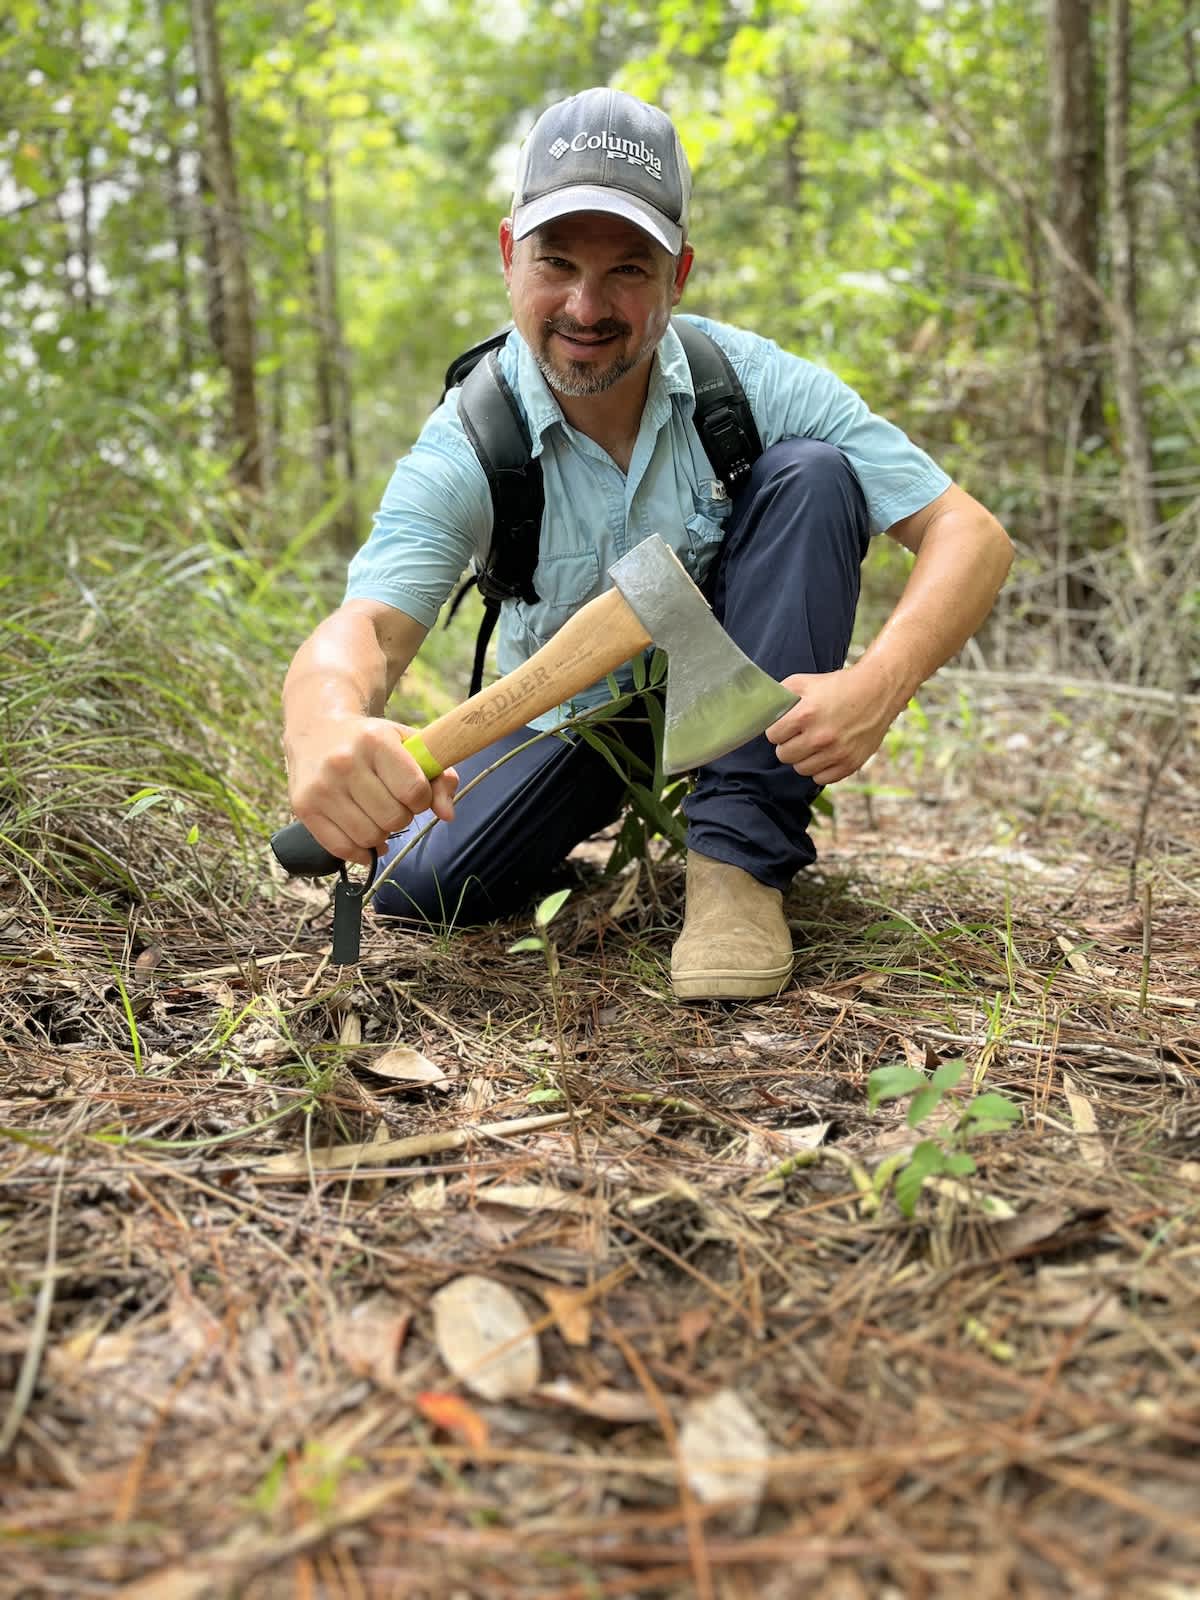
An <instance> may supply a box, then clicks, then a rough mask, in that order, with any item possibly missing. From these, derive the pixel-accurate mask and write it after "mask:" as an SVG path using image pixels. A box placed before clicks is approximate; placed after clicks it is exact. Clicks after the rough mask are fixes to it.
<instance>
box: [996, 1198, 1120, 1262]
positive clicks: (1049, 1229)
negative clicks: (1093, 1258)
mask: <svg viewBox="0 0 1200 1600" xmlns="http://www.w3.org/2000/svg"><path fill="white" fill-rule="evenodd" d="M1107 1215H1108V1210H1107V1208H1106V1207H1104V1206H1060V1205H1048V1206H1033V1207H1031V1208H1030V1210H1028V1211H1022V1212H1020V1213H1019V1214H1018V1215H1017V1216H1015V1217H1013V1218H1012V1219H1011V1221H1008V1222H996V1223H993V1224H992V1225H991V1226H990V1227H989V1229H988V1239H989V1242H990V1243H991V1245H992V1247H993V1249H994V1251H995V1252H996V1254H997V1255H1001V1256H1019V1255H1023V1254H1025V1252H1026V1251H1032V1250H1034V1249H1035V1248H1037V1247H1038V1246H1042V1245H1049V1244H1050V1241H1052V1240H1057V1239H1058V1236H1059V1235H1060V1234H1061V1235H1062V1245H1063V1246H1066V1245H1067V1244H1070V1243H1073V1242H1074V1241H1075V1240H1076V1239H1078V1238H1080V1237H1082V1236H1083V1235H1084V1234H1090V1233H1094V1232H1095V1231H1096V1228H1097V1227H1098V1226H1099V1224H1100V1223H1101V1222H1102V1221H1103V1220H1104V1218H1105V1217H1106V1216H1107Z"/></svg>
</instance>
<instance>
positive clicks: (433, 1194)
mask: <svg viewBox="0 0 1200 1600" xmlns="http://www.w3.org/2000/svg"><path fill="white" fill-rule="evenodd" d="M405 1198H406V1199H407V1200H408V1203H409V1205H410V1206H411V1207H412V1208H413V1210H414V1211H444V1210H445V1209H446V1180H445V1178H430V1179H428V1180H427V1181H426V1182H425V1183H414V1184H413V1186H412V1188H411V1189H409V1191H408V1193H407V1195H406V1197H405Z"/></svg>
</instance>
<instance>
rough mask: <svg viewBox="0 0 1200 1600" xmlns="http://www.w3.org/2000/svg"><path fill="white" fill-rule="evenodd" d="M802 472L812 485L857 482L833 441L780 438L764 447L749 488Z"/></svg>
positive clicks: (763, 485) (795, 475)
mask: <svg viewBox="0 0 1200 1600" xmlns="http://www.w3.org/2000/svg"><path fill="white" fill-rule="evenodd" d="M800 475H803V477H804V478H805V479H806V480H807V481H808V483H809V484H810V485H812V486H813V487H819V486H821V485H825V486H829V487H832V486H834V485H835V484H836V485H837V486H839V487H841V486H843V485H844V484H845V483H846V482H847V480H849V481H850V482H853V483H854V484H856V485H857V483H858V479H857V478H856V477H855V476H854V469H853V468H852V467H851V465H850V463H849V461H847V459H846V457H845V456H844V455H843V454H842V452H841V451H840V450H839V449H838V447H837V446H836V445H833V444H827V443H826V442H825V440H824V439H780V440H779V442H778V443H777V444H773V445H771V446H770V447H769V448H768V449H766V450H764V451H763V453H762V455H761V456H759V458H758V460H757V461H756V462H755V463H754V467H753V470H752V471H751V473H750V480H749V486H750V488H751V489H756V488H757V489H761V488H765V487H766V485H767V484H769V483H771V482H772V481H774V480H776V479H778V478H781V477H782V478H791V477H797V476H800Z"/></svg>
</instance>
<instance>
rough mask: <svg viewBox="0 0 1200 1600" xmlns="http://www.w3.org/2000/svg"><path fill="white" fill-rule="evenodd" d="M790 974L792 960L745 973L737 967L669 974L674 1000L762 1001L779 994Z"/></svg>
mask: <svg viewBox="0 0 1200 1600" xmlns="http://www.w3.org/2000/svg"><path fill="white" fill-rule="evenodd" d="M791 976H792V962H791V961H787V962H785V963H784V965H783V966H779V967H761V968H759V970H758V971H756V972H746V971H745V970H744V969H738V968H737V967H728V968H720V967H715V968H713V969H712V970H710V971H703V970H701V971H692V972H681V973H678V974H676V973H672V974H671V988H672V989H673V990H674V993H675V998H676V999H677V1000H761V999H764V998H765V997H766V996H767V995H775V994H778V993H779V991H780V990H781V989H783V988H784V987H785V986H786V984H787V983H788V980H789V979H790V978H791Z"/></svg>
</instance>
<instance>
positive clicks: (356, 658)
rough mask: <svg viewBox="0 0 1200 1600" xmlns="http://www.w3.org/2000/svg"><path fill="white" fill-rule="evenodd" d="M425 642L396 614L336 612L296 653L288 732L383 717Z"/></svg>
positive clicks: (286, 697) (286, 706) (288, 681)
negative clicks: (327, 720) (343, 719)
mask: <svg viewBox="0 0 1200 1600" xmlns="http://www.w3.org/2000/svg"><path fill="white" fill-rule="evenodd" d="M424 636H425V629H424V628H422V627H421V626H420V625H419V624H418V623H416V622H414V621H413V620H412V618H411V617H406V616H404V615H403V614H402V613H400V612H393V613H390V614H388V615H385V616H382V617H381V616H379V615H377V614H373V613H372V612H371V611H368V610H365V609H364V610H359V609H356V608H355V607H354V606H353V605H351V606H343V607H342V608H341V610H339V611H335V612H334V613H333V615H332V616H330V617H326V619H325V621H324V622H322V623H321V624H320V626H319V627H318V628H316V629H315V631H314V632H313V633H312V634H311V635H310V636H309V638H308V639H307V640H306V641H305V642H304V644H302V645H301V646H300V648H299V650H297V652H296V655H295V657H294V659H293V661H292V664H291V666H290V667H289V669H288V673H287V677H286V678H285V679H284V684H283V718H284V729H285V735H286V731H287V729H289V728H293V727H298V726H302V725H304V724H307V723H310V722H314V721H319V720H321V719H324V718H337V717H381V716H382V715H383V713H384V708H385V707H386V705H387V702H388V698H389V696H390V695H391V692H392V690H393V689H394V688H395V686H396V684H397V683H398V682H399V680H400V678H401V677H402V675H403V674H404V672H405V670H406V669H407V667H408V665H409V663H410V661H411V660H412V658H413V657H414V656H415V655H416V653H417V650H418V648H419V646H420V644H421V641H422V639H423V638H424Z"/></svg>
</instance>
